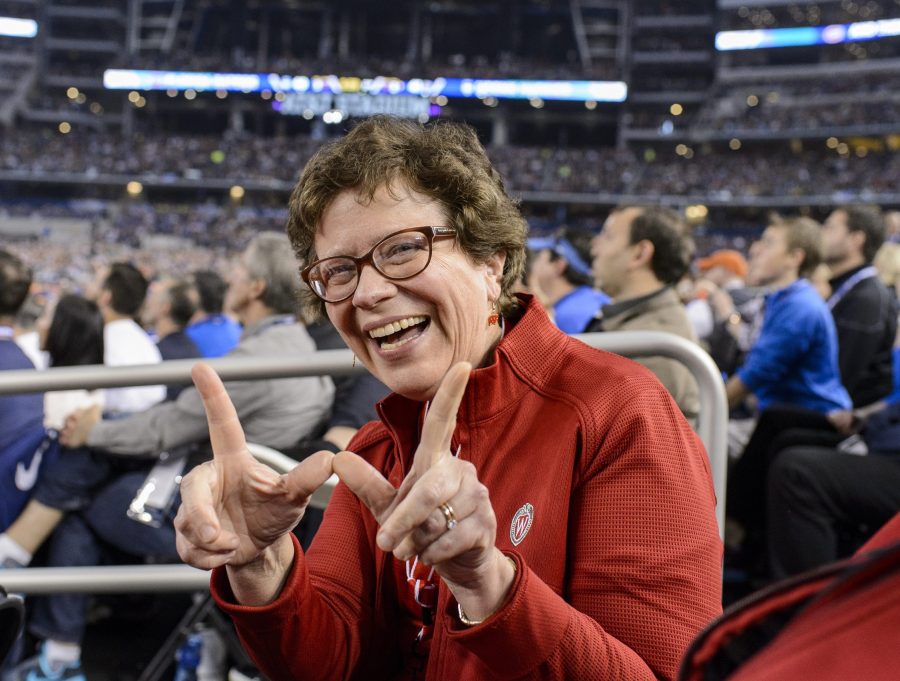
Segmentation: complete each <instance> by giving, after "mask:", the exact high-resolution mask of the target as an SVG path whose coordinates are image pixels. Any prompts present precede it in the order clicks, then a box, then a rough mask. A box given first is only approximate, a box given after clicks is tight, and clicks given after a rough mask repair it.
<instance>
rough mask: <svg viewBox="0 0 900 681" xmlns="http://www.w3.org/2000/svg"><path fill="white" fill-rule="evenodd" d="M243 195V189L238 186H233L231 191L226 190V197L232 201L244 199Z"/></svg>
mask: <svg viewBox="0 0 900 681" xmlns="http://www.w3.org/2000/svg"><path fill="white" fill-rule="evenodd" d="M244 193H245V192H244V188H243V187H242V186H241V185H239V184H236V185H234V186H233V187H232V188H231V189H229V190H228V196H230V197H231V198H232V200H234V201H240V200H241V199H242V198H244Z"/></svg>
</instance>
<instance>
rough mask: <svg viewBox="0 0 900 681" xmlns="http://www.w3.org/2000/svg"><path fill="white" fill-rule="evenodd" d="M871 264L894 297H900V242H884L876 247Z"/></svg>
mask: <svg viewBox="0 0 900 681" xmlns="http://www.w3.org/2000/svg"><path fill="white" fill-rule="evenodd" d="M872 264H873V265H875V269H876V270H878V276H879V277H880V278H881V281H882V282H883V283H884V285H885V286H887V287H888V290H889V291H891V292H893V294H894V298H897V299H900V244H895V243H892V242H888V243H885V244H884V245H883V246H882V247H881V248H879V249H878V253H876V254H875V260H874V261H873V263H872Z"/></svg>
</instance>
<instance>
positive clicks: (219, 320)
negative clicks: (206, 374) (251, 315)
mask: <svg viewBox="0 0 900 681" xmlns="http://www.w3.org/2000/svg"><path fill="white" fill-rule="evenodd" d="M184 332H185V333H186V334H187V335H188V337H189V338H190V339H191V340H192V341H194V345H196V346H197V349H198V350H199V351H200V354H201V355H202V356H203V357H222V356H223V355H227V354H228V353H229V352H231V351H232V350H234V348H235V346H237V344H238V341H239V340H241V325H240V324H238V323H237V322H236V321H234V320H233V319H232V318H231V317H228V316H227V315H223V314H212V315H210V316H209V317H206V318H205V319H201V320H200V321H199V322H197V323H195V324H191V325H190V326H189V327H187V328H186V329H185V330H184Z"/></svg>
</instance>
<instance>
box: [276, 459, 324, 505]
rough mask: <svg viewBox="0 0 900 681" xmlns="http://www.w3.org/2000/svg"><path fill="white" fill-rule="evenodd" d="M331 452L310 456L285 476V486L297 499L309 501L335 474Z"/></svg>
mask: <svg viewBox="0 0 900 681" xmlns="http://www.w3.org/2000/svg"><path fill="white" fill-rule="evenodd" d="M333 459H334V454H332V453H331V452H326V451H322V452H316V453H315V454H312V455H311V456H308V457H307V458H305V459H304V460H303V461H301V462H300V463H299V464H297V465H296V466H294V468H293V469H291V470H290V471H288V473H287V474H285V476H284V484H285V486H286V487H287V489H288V490H289V492H290V493H291V495H292V496H293V497H294V498H295V499H304V500H305V499H307V498H308V497H310V496H312V494H313V492H315V491H316V490H317V489H319V488H320V487H321V486H322V485H324V484H325V481H326V480H328V478H330V477H331V474H332V473H333V472H334V471H333V468H332V465H331V463H332V460H333Z"/></svg>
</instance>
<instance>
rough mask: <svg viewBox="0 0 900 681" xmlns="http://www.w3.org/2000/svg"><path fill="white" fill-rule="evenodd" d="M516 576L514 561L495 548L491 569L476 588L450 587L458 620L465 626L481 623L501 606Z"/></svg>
mask: <svg viewBox="0 0 900 681" xmlns="http://www.w3.org/2000/svg"><path fill="white" fill-rule="evenodd" d="M515 578H516V562H515V561H514V560H513V559H512V558H510V557H509V556H506V555H505V554H504V553H503V552H502V551H500V550H499V549H496V553H495V555H494V561H493V563H492V569H491V570H490V571H489V573H488V575H487V576H486V578H485V580H484V582H483V584H481V585H479V587H478V588H475V589H470V588H460V587H455V588H454V587H451V591H452V592H453V595H454V597H455V598H456V602H457V607H458V615H459V619H460V621H461V622H462V623H463V624H465V625H467V626H474V625H476V624H481V623H482V622H483V621H484V620H486V619H487V618H488V617H490V616H491V615H493V614H494V613H495V612H497V611H498V610H500V608H501V607H503V604H504V603H505V602H506V600H507V598H508V596H509V592H510V590H511V589H512V585H513V582H514V581H515Z"/></svg>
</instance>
